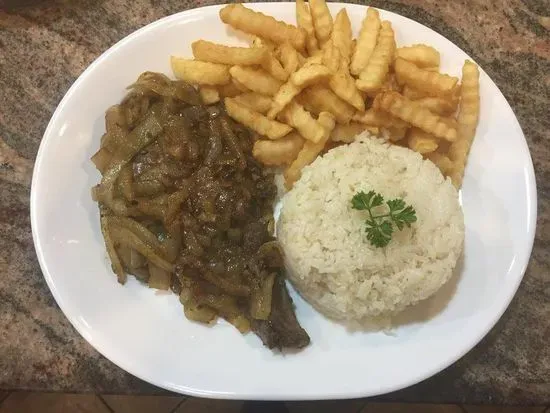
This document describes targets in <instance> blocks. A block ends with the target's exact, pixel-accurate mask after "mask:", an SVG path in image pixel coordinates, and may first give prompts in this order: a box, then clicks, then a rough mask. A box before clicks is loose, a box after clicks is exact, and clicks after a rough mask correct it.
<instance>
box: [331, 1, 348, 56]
mask: <svg viewBox="0 0 550 413" xmlns="http://www.w3.org/2000/svg"><path fill="white" fill-rule="evenodd" d="M331 37H332V42H333V44H334V46H335V47H336V48H338V50H340V55H341V56H342V57H343V58H344V59H346V60H348V61H349V60H351V48H352V33H351V22H350V20H349V16H348V12H347V11H346V9H340V11H339V12H338V14H336V17H335V18H334V26H333V28H332V35H331Z"/></svg>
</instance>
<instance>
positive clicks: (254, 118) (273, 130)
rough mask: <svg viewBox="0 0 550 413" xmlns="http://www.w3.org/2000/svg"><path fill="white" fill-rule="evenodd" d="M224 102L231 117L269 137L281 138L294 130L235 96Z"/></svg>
mask: <svg viewBox="0 0 550 413" xmlns="http://www.w3.org/2000/svg"><path fill="white" fill-rule="evenodd" d="M224 103H225V110H226V111H227V114H228V115H229V116H230V117H231V118H233V119H234V120H236V121H237V122H239V123H242V124H243V125H244V126H246V127H247V128H250V129H252V130H253V131H255V132H258V133H259V134H260V135H264V136H265V137H267V138H269V139H280V138H282V137H283V136H285V135H288V134H289V133H290V131H291V130H292V128H291V127H290V126H288V125H285V124H284V123H280V122H277V121H274V120H271V119H268V118H266V117H265V116H263V115H262V114H261V113H258V112H255V111H253V110H251V109H250V108H248V107H246V106H245V105H243V104H242V103H239V102H238V101H236V100H235V98H225V99H224Z"/></svg>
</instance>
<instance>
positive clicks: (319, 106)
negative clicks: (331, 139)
mask: <svg viewBox="0 0 550 413" xmlns="http://www.w3.org/2000/svg"><path fill="white" fill-rule="evenodd" d="M298 99H299V100H300V103H301V104H302V105H304V107H306V108H307V110H308V111H310V112H312V113H315V114H320V113H321V112H329V113H332V114H333V115H334V117H335V118H336V122H338V123H342V124H347V123H349V121H350V120H351V117H352V116H353V113H354V108H353V106H351V105H349V104H348V103H346V102H344V101H343V100H342V99H340V98H339V97H338V96H337V95H336V94H335V93H334V92H333V91H332V90H330V89H329V88H327V87H326V86H323V85H313V86H310V87H308V88H306V89H304V90H303V91H302V93H301V94H300V96H298Z"/></svg>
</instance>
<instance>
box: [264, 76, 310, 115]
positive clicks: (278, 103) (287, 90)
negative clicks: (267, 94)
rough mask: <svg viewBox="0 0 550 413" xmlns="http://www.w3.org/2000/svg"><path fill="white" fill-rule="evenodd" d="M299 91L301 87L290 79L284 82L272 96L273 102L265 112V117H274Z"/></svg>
mask: <svg viewBox="0 0 550 413" xmlns="http://www.w3.org/2000/svg"><path fill="white" fill-rule="evenodd" d="M301 91H302V88H301V87H298V86H296V85H295V84H294V83H292V82H290V81H289V82H286V83H285V84H284V85H283V86H281V87H280V88H279V91H278V92H277V93H276V94H275V96H274V97H273V103H272V104H271V107H270V109H269V112H268V113H267V117H268V118H269V119H275V118H276V117H277V116H278V115H279V113H281V111H282V110H283V109H284V108H285V107H286V105H288V104H289V103H290V102H292V99H294V98H295V97H296V96H298V95H299V94H300V92H301Z"/></svg>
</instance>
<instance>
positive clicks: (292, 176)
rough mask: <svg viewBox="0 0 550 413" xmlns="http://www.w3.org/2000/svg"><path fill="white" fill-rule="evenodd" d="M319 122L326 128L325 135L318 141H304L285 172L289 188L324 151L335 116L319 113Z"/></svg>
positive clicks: (286, 183)
mask: <svg viewBox="0 0 550 413" xmlns="http://www.w3.org/2000/svg"><path fill="white" fill-rule="evenodd" d="M318 122H319V125H321V127H322V128H323V130H324V134H323V137H322V139H321V140H320V141H319V142H317V143H313V142H311V141H305V142H304V146H303V147H302V149H301V150H300V152H299V153H298V156H297V157H296V159H295V160H294V162H292V164H291V165H290V166H289V167H288V169H287V170H286V171H285V173H284V177H285V186H286V188H287V189H290V188H292V186H293V185H294V183H295V182H296V181H297V180H298V179H300V176H301V174H302V169H303V168H304V167H305V166H307V165H309V164H310V163H311V162H313V161H314V160H315V158H317V156H318V155H319V154H320V153H321V152H322V151H323V149H324V147H325V145H326V143H327V141H328V139H329V136H330V134H331V132H332V130H333V129H334V126H335V122H334V117H333V116H332V115H331V114H330V113H328V112H321V113H320V114H319V120H318Z"/></svg>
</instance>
